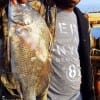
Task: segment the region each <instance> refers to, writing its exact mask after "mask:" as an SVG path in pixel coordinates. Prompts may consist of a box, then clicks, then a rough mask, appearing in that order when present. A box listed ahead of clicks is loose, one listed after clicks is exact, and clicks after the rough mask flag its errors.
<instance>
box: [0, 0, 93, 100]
mask: <svg viewBox="0 0 100 100" xmlns="http://www.w3.org/2000/svg"><path fill="white" fill-rule="evenodd" d="M29 1H30V4H31V5H33V3H31V1H32V0H29ZM40 1H41V7H40V9H38V11H39V12H40V13H41V15H42V16H43V17H44V19H45V20H46V23H47V25H48V27H49V29H50V31H51V33H52V36H53V37H55V25H56V13H57V12H56V11H57V10H56V6H55V4H54V3H53V2H47V1H50V0H40ZM51 1H52V0H51ZM33 7H34V6H33ZM5 8H7V6H6V5H5V6H4V7H3V8H2V10H1V11H0V14H1V15H0V22H2V24H1V25H0V28H1V29H0V34H1V35H2V36H3V39H4V40H5V41H4V44H3V45H4V48H3V51H6V48H7V44H6V41H7V36H8V35H7V31H8V29H7V21H8V20H7V10H6V9H5ZM34 8H35V7H34ZM36 10H37V9H36ZM5 11H6V12H5ZM74 12H75V14H76V16H77V20H78V30H79V40H80V42H79V49H78V51H79V57H80V66H81V74H82V84H81V92H82V97H83V100H94V93H93V77H92V76H93V75H92V67H91V62H90V40H89V33H88V21H87V20H86V19H85V18H84V16H83V14H82V13H81V12H80V10H79V9H78V8H75V9H74ZM2 36H1V37H2ZM6 57H7V53H4V57H3V58H4V59H6ZM4 66H5V67H4V68H5V69H4V70H7V71H9V70H10V68H7V67H9V64H8V63H7V60H6V62H5V65H4ZM5 72H6V71H5Z"/></svg>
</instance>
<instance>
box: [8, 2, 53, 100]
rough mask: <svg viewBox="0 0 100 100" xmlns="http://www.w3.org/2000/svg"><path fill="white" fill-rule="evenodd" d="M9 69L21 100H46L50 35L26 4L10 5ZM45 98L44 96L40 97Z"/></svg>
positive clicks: (40, 18)
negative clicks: (16, 84)
mask: <svg viewBox="0 0 100 100" xmlns="http://www.w3.org/2000/svg"><path fill="white" fill-rule="evenodd" d="M8 26H9V38H10V44H11V68H12V72H13V74H14V78H15V80H17V81H18V83H19V84H20V91H21V92H20V95H21V99H22V100H36V97H38V96H40V97H41V98H40V99H39V100H47V98H46V95H44V94H46V91H47V88H48V84H49V80H50V76H51V53H50V48H51V46H52V36H51V33H50V31H49V29H48V27H47V25H46V23H45V21H44V19H43V18H42V17H41V16H40V14H39V13H38V12H36V11H35V10H34V9H33V8H32V7H31V6H29V5H28V4H17V5H13V4H12V3H10V4H9V24H8ZM43 95H44V96H43Z"/></svg>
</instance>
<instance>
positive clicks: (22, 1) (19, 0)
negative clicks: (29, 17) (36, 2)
mask: <svg viewBox="0 0 100 100" xmlns="http://www.w3.org/2000/svg"><path fill="white" fill-rule="evenodd" d="M11 2H12V3H13V4H17V3H21V4H23V3H27V0H11Z"/></svg>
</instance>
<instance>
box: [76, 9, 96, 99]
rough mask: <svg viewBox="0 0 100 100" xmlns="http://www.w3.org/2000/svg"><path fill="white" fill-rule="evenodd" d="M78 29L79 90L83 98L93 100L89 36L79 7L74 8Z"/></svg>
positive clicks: (85, 21) (86, 22) (86, 24)
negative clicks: (80, 81) (80, 75)
mask: <svg viewBox="0 0 100 100" xmlns="http://www.w3.org/2000/svg"><path fill="white" fill-rule="evenodd" d="M74 11H75V13H76V15H77V20H78V29H79V40H80V42H79V49H78V51H79V57H80V66H81V74H82V84H81V92H82V96H83V100H94V91H93V73H92V66H91V62H90V37H89V32H88V25H89V24H88V21H87V20H86V19H85V18H84V16H83V14H82V13H81V12H80V10H79V9H77V8H75V9H74Z"/></svg>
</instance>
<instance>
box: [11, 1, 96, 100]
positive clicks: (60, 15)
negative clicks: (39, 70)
mask: <svg viewBox="0 0 100 100" xmlns="http://www.w3.org/2000/svg"><path fill="white" fill-rule="evenodd" d="M11 1H12V3H13V4H15V5H16V4H17V3H21V4H25V3H27V2H29V3H30V4H31V6H33V8H35V9H36V10H37V12H39V13H40V15H41V16H42V17H43V18H44V19H45V22H46V24H47V26H48V28H49V30H50V32H51V35H52V37H53V42H54V44H53V48H52V52H51V55H52V59H51V60H52V69H53V73H52V78H51V80H50V84H49V89H48V90H47V91H46V92H47V94H48V99H47V100H95V98H94V92H93V79H92V68H91V63H90V57H89V55H90V54H89V53H90V44H89V34H88V22H87V20H86V19H85V18H84V16H83V15H82V13H81V12H80V10H79V9H78V8H77V7H76V5H77V4H78V3H79V1H80V0H29V1H27V0H11ZM35 1H37V2H38V3H37V2H35ZM33 2H35V3H33ZM34 5H35V6H34ZM36 5H38V8H37V6H36ZM30 100H31V99H30ZM32 100H34V99H32ZM37 100H42V99H40V98H39V97H38V98H37ZM43 100H45V99H43Z"/></svg>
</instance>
